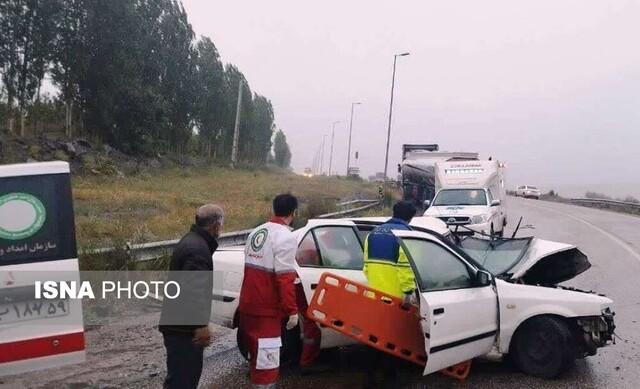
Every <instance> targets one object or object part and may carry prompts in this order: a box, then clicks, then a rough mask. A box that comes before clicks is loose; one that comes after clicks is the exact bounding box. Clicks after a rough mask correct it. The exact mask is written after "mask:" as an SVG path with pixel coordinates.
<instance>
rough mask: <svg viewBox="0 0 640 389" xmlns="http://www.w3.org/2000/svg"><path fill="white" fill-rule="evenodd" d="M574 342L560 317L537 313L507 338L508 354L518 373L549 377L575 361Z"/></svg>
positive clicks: (555, 375) (562, 370) (554, 375)
mask: <svg viewBox="0 0 640 389" xmlns="http://www.w3.org/2000/svg"><path fill="white" fill-rule="evenodd" d="M575 355H576V353H575V342H574V339H573V336H572V334H571V331H570V330H569V327H568V326H567V323H566V322H565V321H564V320H562V319H561V318H557V317H551V316H540V317H535V318H533V319H530V320H528V321H527V322H525V323H524V324H523V325H522V326H521V327H520V328H518V330H517V331H516V333H515V335H514V338H513V340H512V341H511V348H510V357H511V359H512V360H513V362H514V363H515V364H516V366H517V367H518V368H519V369H520V370H522V372H524V373H526V374H529V375H532V376H535V377H540V378H553V377H557V376H558V375H559V374H561V373H562V372H564V371H565V370H567V369H568V368H569V367H570V366H571V365H572V364H573V362H574V360H575Z"/></svg>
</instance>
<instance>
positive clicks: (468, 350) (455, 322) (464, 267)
mask: <svg viewBox="0 0 640 389" xmlns="http://www.w3.org/2000/svg"><path fill="white" fill-rule="evenodd" d="M394 233H395V234H396V235H397V236H399V237H400V238H401V239H402V248H403V250H404V251H405V253H406V254H407V258H408V259H409V262H411V266H412V268H413V271H414V274H415V277H416V283H417V285H418V288H419V292H420V315H421V319H422V328H423V330H424V332H425V337H426V340H425V347H427V349H426V350H425V351H426V353H427V365H426V368H425V371H424V374H425V375H426V374H430V373H433V372H436V371H439V370H441V369H444V368H446V367H449V366H453V365H455V364H458V363H460V362H464V361H467V360H470V359H473V358H475V357H478V356H481V355H485V354H487V353H488V352H489V351H490V350H491V348H492V346H493V344H494V341H495V336H496V333H497V330H498V314H497V309H498V307H497V294H496V292H495V290H494V288H493V286H492V285H491V283H490V275H489V274H488V273H486V272H483V271H478V269H476V268H475V267H473V266H472V265H471V264H470V263H468V262H467V261H466V260H465V259H464V258H463V257H462V256H460V255H459V254H458V253H457V252H455V251H454V250H452V249H451V248H449V247H448V246H447V245H445V244H444V243H443V242H441V241H440V240H439V239H438V238H437V237H436V236H433V235H430V234H426V233H422V232H417V231H401V232H394ZM480 273H481V274H480ZM479 276H481V277H479ZM426 334H428V336H427V335H426Z"/></svg>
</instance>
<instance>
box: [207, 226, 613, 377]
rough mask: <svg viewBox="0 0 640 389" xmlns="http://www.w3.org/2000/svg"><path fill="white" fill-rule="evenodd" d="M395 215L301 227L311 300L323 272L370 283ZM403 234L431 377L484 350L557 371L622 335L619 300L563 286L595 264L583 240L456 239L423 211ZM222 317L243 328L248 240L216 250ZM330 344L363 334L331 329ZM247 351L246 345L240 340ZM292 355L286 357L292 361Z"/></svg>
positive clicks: (532, 368)
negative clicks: (378, 234)
mask: <svg viewBox="0 0 640 389" xmlns="http://www.w3.org/2000/svg"><path fill="white" fill-rule="evenodd" d="M385 220H386V218H350V219H334V220H325V219H323V220H310V221H309V222H308V224H307V225H306V226H305V227H303V228H300V229H298V230H296V231H294V234H295V235H296V238H297V240H298V253H297V257H296V262H297V264H296V269H297V271H298V275H299V277H300V279H301V281H302V284H303V286H304V291H305V294H306V298H307V300H308V301H310V300H311V298H312V295H313V293H314V290H315V288H316V287H317V283H318V281H319V279H320V276H321V274H322V273H325V272H330V273H334V274H337V275H340V276H342V277H345V278H348V279H352V280H353V281H356V282H360V283H366V279H365V276H364V274H363V273H362V265H363V253H362V250H363V242H364V239H365V238H366V236H367V234H368V233H369V231H371V230H372V229H373V228H374V227H375V226H376V225H378V224H381V223H383V222H384V221H385ZM411 226H412V228H413V231H403V232H397V233H396V235H397V236H398V238H399V239H400V240H401V242H402V244H403V245H404V247H405V249H406V251H407V253H408V256H409V259H410V261H411V263H412V266H413V269H414V272H415V274H416V282H417V288H418V289H417V294H418V296H417V297H418V300H419V302H420V312H421V319H422V320H421V321H422V325H423V327H424V333H427V334H429V337H428V338H425V353H426V354H427V356H428V357H427V358H428V361H427V364H426V370H425V374H429V373H431V372H435V371H438V370H440V369H442V368H444V367H447V366H451V365H453V364H456V363H458V362H462V361H465V360H469V359H472V358H475V357H479V356H483V355H496V354H498V355H509V356H511V357H512V359H513V360H514V361H515V363H516V364H517V366H519V368H520V369H521V370H522V371H524V372H525V373H527V374H531V375H535V376H540V377H554V376H556V375H558V374H560V373H561V372H562V371H564V370H566V369H567V368H568V367H569V366H570V365H571V362H573V361H574V360H575V359H576V358H582V357H585V356H587V355H594V354H595V353H596V350H597V349H598V348H600V347H603V346H605V345H607V344H608V343H609V342H610V341H611V340H612V337H613V331H614V328H615V326H614V323H613V315H614V313H613V311H612V304H613V302H612V301H611V300H610V299H608V298H606V297H604V296H601V295H597V294H595V293H592V292H584V291H579V290H575V289H570V288H566V287H561V286H558V284H559V283H560V282H564V281H567V280H570V279H571V278H573V277H575V276H576V275H578V274H580V273H582V272H584V271H585V270H587V269H588V268H589V267H590V266H591V265H590V263H589V261H588V259H587V257H586V256H585V255H584V254H583V253H582V252H581V251H580V250H579V249H577V248H576V247H575V246H572V245H569V244H563V243H556V242H550V241H544V240H540V239H536V238H518V239H501V240H497V241H496V240H489V239H482V238H476V237H471V236H467V237H463V238H457V237H455V236H454V235H453V234H452V233H451V232H450V230H449V228H448V227H447V225H446V224H445V223H444V222H442V221H440V220H439V219H436V218H431V217H416V218H414V219H413V220H412V222H411ZM213 261H214V280H216V281H214V291H213V294H214V300H215V301H214V302H213V306H212V308H213V309H212V321H213V322H215V323H218V324H221V325H223V326H227V327H230V328H235V327H237V326H238V315H237V307H238V297H239V293H240V287H241V285H242V279H243V271H244V253H243V246H234V247H226V248H221V249H219V250H218V251H217V252H216V253H215V254H214V255H213ZM321 330H322V340H321V348H331V347H336V346H342V345H348V344H352V343H354V341H353V340H352V339H350V338H348V337H346V336H344V335H342V334H340V333H338V332H336V331H333V330H331V329H329V328H322V329H321ZM299 331H300V329H299V328H295V329H294V330H292V331H288V332H285V333H284V334H283V345H284V346H283V352H284V353H285V354H287V353H292V352H293V351H294V350H299V349H300V332H299ZM239 348H240V351H241V352H242V353H243V354H245V355H246V350H245V349H244V347H243V346H242V344H240V343H239ZM285 359H286V358H285Z"/></svg>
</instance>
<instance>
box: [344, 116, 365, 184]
mask: <svg viewBox="0 0 640 389" xmlns="http://www.w3.org/2000/svg"><path fill="white" fill-rule="evenodd" d="M360 104H362V103H351V120H350V121H349V147H348V148H347V177H349V167H350V165H351V131H352V129H353V107H354V106H356V105H360Z"/></svg>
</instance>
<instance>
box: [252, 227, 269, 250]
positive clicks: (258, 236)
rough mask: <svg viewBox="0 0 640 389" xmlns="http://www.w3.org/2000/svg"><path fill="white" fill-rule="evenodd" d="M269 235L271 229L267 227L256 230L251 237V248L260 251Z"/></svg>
mask: <svg viewBox="0 0 640 389" xmlns="http://www.w3.org/2000/svg"><path fill="white" fill-rule="evenodd" d="M267 235H269V231H268V230H267V229H266V228H262V229H260V230H258V231H256V233H255V234H254V235H253V238H251V248H252V249H253V251H260V249H261V248H262V246H264V242H266V241H267Z"/></svg>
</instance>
